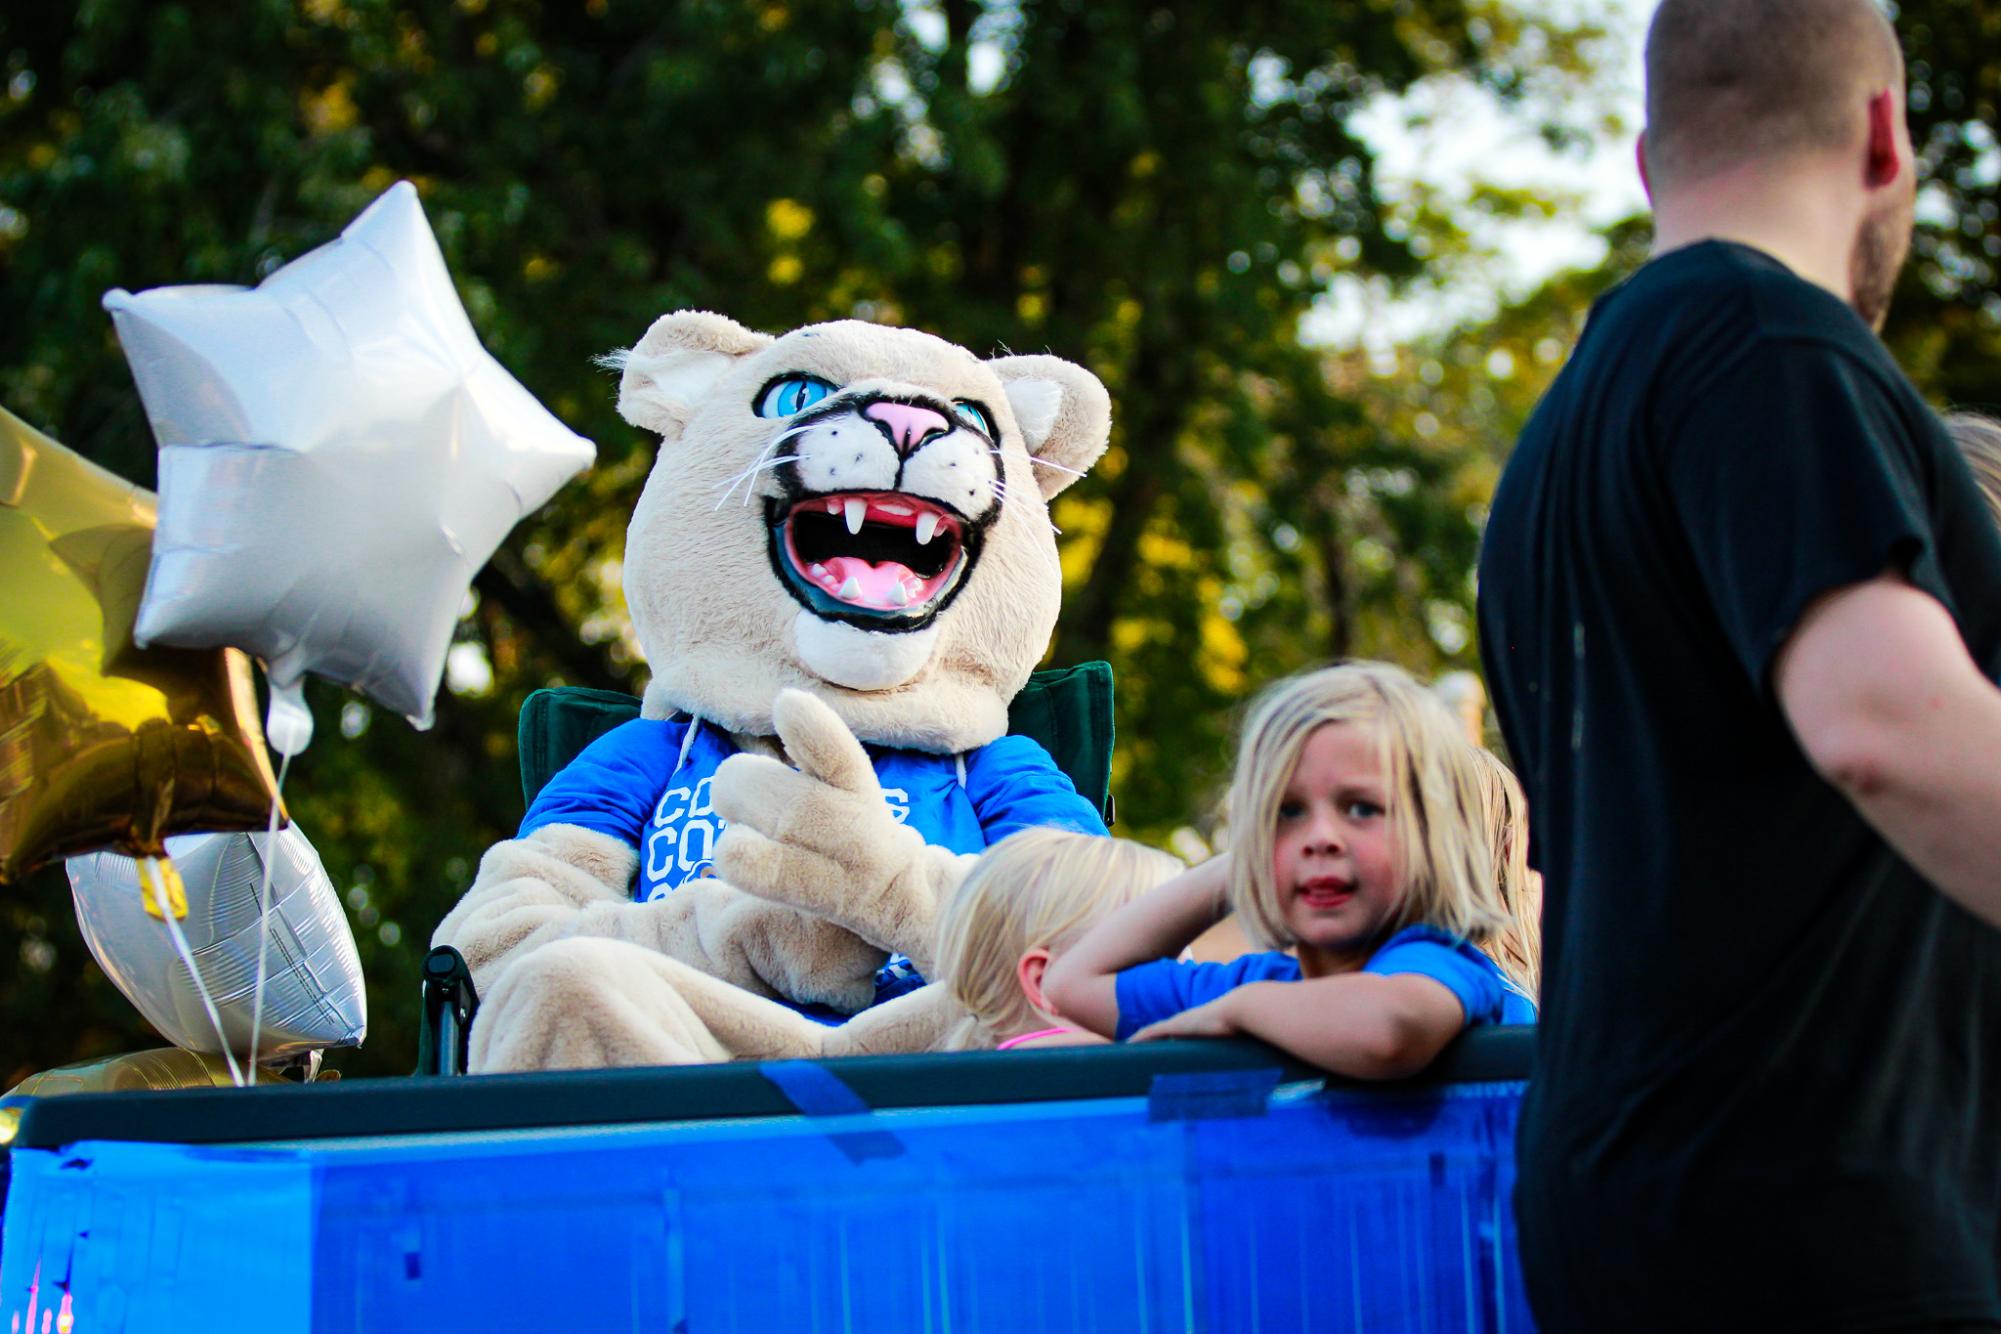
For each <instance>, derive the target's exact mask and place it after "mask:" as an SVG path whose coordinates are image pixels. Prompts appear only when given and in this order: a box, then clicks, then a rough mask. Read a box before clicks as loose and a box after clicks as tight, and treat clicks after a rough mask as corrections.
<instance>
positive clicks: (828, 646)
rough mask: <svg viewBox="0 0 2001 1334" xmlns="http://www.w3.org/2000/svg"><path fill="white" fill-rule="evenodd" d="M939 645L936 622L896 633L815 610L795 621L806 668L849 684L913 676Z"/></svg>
mask: <svg viewBox="0 0 2001 1334" xmlns="http://www.w3.org/2000/svg"><path fill="white" fill-rule="evenodd" d="M937 646H938V627H937V626H936V625H935V624H933V625H927V626H925V627H924V628H923V629H922V630H912V631H910V632H908V633H906V634H900V635H891V634H883V633H881V632H879V631H873V630H859V629H856V628H855V627H854V626H852V625H846V624H844V623H842V622H840V621H823V620H821V619H820V618H819V617H818V616H815V615H814V614H813V613H812V612H810V611H802V612H800V613H799V615H798V616H796V617H795V618H793V621H792V647H793V649H794V651H795V652H797V653H798V655H799V661H800V662H801V663H803V664H805V667H806V670H807V671H809V672H811V673H813V675H815V676H817V677H819V678H820V679H821V680H823V681H830V682H832V683H833V684H835V685H837V686H845V687H846V688H847V689H849V690H889V689H891V688H893V687H895V686H900V685H902V684H904V683H905V682H907V681H910V680H913V679H914V678H915V677H916V676H917V674H918V673H919V672H921V671H923V670H924V667H925V664H926V663H928V662H930V661H931V654H932V651H933V650H934V649H936V648H937Z"/></svg>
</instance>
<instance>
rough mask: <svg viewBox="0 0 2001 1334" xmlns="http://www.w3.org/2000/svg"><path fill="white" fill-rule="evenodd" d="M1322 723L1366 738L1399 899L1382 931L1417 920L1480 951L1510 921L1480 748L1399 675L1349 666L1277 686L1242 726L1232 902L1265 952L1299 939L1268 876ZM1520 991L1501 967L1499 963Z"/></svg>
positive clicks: (1234, 788)
mask: <svg viewBox="0 0 2001 1334" xmlns="http://www.w3.org/2000/svg"><path fill="white" fill-rule="evenodd" d="M1329 723H1355V724H1359V725H1363V726H1367V727H1371V728H1373V729H1374V732H1375V737H1376V744H1377V746H1378V748H1379V754H1380V756H1381V762H1382V774H1383V783H1384V787H1385V788H1386V789H1387V793H1386V800H1387V809H1388V819H1389V822H1390V859H1391V865H1392V866H1393V867H1394V868H1395V870H1396V874H1397V878H1398V879H1399V881H1401V888H1402V890H1403V894H1402V897H1401V899H1400V900H1399V902H1398V905H1397V910H1396V913H1395V914H1394V915H1393V917H1392V920H1391V921H1390V922H1389V923H1388V924H1387V926H1386V930H1385V934H1386V935H1394V934H1395V933H1396V932H1398V931H1401V930H1402V929H1404V928H1405V927H1407V926H1414V925H1416V924H1418V923H1420V922H1421V923H1424V924H1427V925H1430V926H1435V927H1437V928H1438V929H1439V930H1441V931H1445V932H1447V933H1449V934H1451V935H1454V936H1458V937H1460V938H1462V939H1464V940H1467V941H1470V942H1471V943H1473V944H1475V945H1480V946H1485V945H1487V944H1489V943H1491V942H1492V941H1494V940H1495V939H1496V938H1497V937H1499V936H1500V935H1501V934H1502V933H1503V932H1504V931H1506V930H1507V928H1508V927H1509V926H1510V925H1511V924H1512V921H1513V915H1512V914H1511V913H1510V912H1509V911H1508V909H1507V906H1506V904H1505V902H1504V901H1503V899H1502V897H1501V894H1502V891H1501V877H1500V876H1499V875H1497V873H1496V871H1495V861H1496V857H1495V854H1494V848H1493V844H1492V842H1491V840H1490V836H1489V821H1488V814H1487V813H1488V809H1489V803H1488V800H1487V797H1486V791H1487V784H1488V781H1489V779H1488V776H1487V774H1486V771H1485V770H1484V768H1483V761H1482V760H1481V759H1480V755H1481V753H1482V752H1481V750H1480V748H1479V747H1477V746H1474V745H1473V744H1472V743H1470V742H1469V741H1467V740H1466V736H1465V731H1464V729H1463V728H1462V727H1461V726H1460V724H1459V722H1458V720H1457V719H1455V718H1453V716H1452V714H1451V712H1450V711H1449V710H1448V709H1447V708H1446V707H1445V705H1444V704H1443V703H1442V702H1441V701H1440V700H1439V699H1438V697H1437V696H1436V695H1434V694H1432V693H1431V692H1430V691H1429V690H1427V689H1425V688H1424V687H1423V686H1421V685H1419V684H1418V683H1417V681H1415V680H1414V679H1412V677H1411V676H1410V674H1409V673H1408V672H1405V671H1404V670H1403V669H1402V668H1400V667H1392V666H1390V665H1389V664H1387V663H1380V662H1347V663H1342V664H1340V665H1338V666H1334V667H1326V668H1322V669H1321V670H1319V671H1315V672H1307V673H1305V674H1303V675H1300V676H1295V677H1291V678H1288V679H1287V680H1284V681H1280V682H1279V683H1277V684H1276V685H1274V686H1272V687H1270V688H1269V689H1267V690H1266V691H1265V692H1264V694H1262V695H1260V696H1259V697H1258V700H1257V702H1256V703H1255V704H1254V705H1253V706H1252V708H1251V713H1250V717H1249V718H1248V720H1247V721H1246V722H1245V724H1244V734H1243V740H1242V741H1241V742H1240V743H1239V746H1238V749H1237V771H1236V776H1235V777H1234V778H1233V779H1232V781H1231V784H1230V829H1231V838H1232V840H1233V846H1232V851H1233V853H1234V854H1235V855H1234V856H1233V857H1232V859H1231V865H1230V905H1231V907H1232V908H1233V909H1234V910H1235V911H1236V913H1237V915H1238V917H1239V919H1240V920H1241V921H1242V922H1243V924H1244V929H1245V932H1246V934H1248V935H1249V936H1250V937H1251V939H1252V940H1254V941H1256V942H1257V943H1258V944H1260V945H1263V946H1264V947H1265V948H1267V949H1285V948H1288V947H1290V946H1292V945H1295V944H1297V943H1298V942H1297V941H1296V940H1295V939H1294V938H1293V936H1292V933H1291V930H1290V929H1289V928H1288V927H1287V926H1286V924H1285V915H1284V912H1283V910H1282V903H1281V900H1280V896H1279V891H1278V886H1277V884H1276V883H1274V881H1273V879H1272V850H1273V846H1274V842H1275V839H1274V830H1275V829H1276V827H1277V824H1278V809H1279V805H1280V803H1281V802H1282V801H1283V800H1284V797H1285V790H1286V786H1287V784H1289V783H1290V782H1291V781H1292V771H1293V769H1294V768H1295V767H1296V766H1297V765H1298V763H1299V756H1300V752H1301V751H1302V750H1304V749H1305V747H1306V740H1307V738H1308V737H1309V736H1311V735H1312V734H1313V733H1314V732H1315V731H1317V730H1318V729H1319V728H1321V727H1324V726H1326V725H1327V724H1329ZM1496 962H1498V963H1500V964H1501V965H1502V967H1503V969H1504V970H1505V971H1510V976H1511V977H1513V980H1514V981H1515V982H1516V984H1517V985H1520V986H1522V987H1523V988H1524V989H1525V990H1526V989H1527V986H1528V982H1527V979H1525V978H1522V977H1518V976H1514V975H1513V973H1512V971H1511V970H1510V969H1509V965H1508V963H1507V961H1505V960H1496Z"/></svg>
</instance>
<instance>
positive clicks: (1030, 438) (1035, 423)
mask: <svg viewBox="0 0 2001 1334" xmlns="http://www.w3.org/2000/svg"><path fill="white" fill-rule="evenodd" d="M1005 390H1006V393H1007V401H1008V404H1009V406H1011V407H1012V408H1013V409H1014V420H1015V424H1016V425H1017V426H1019V427H1021V438H1022V439H1023V440H1025V441H1027V442H1028V449H1029V452H1030V453H1034V452H1035V451H1036V450H1037V449H1038V448H1040V447H1041V445H1042V442H1043V441H1045V440H1047V439H1048V438H1049V432H1050V431H1051V430H1052V429H1054V428H1055V426H1056V416H1057V414H1058V413H1059V412H1061V411H1062V410H1063V386H1062V385H1060V384H1058V383H1056V381H1054V380H1010V381H1008V383H1007V385H1006V386H1005Z"/></svg>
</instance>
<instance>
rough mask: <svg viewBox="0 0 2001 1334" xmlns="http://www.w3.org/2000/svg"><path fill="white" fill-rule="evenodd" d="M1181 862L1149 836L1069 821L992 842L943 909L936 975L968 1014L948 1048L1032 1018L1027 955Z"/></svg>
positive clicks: (1067, 935) (1072, 936) (986, 1041)
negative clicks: (1115, 833)
mask: <svg viewBox="0 0 2001 1334" xmlns="http://www.w3.org/2000/svg"><path fill="white" fill-rule="evenodd" d="M1182 869H1183V867H1182V864H1181V859H1180V858H1178V857H1174V856H1171V855H1169V854H1168V853H1165V852H1159V851H1156V850H1155V849H1153V848H1149V847H1147V846H1145V845H1144V844H1140V843H1134V842H1131V841H1129V840H1127V839H1123V838H1106V837H1104V836H1102V835H1098V834H1078V833H1072V832H1070V831H1068V830H1063V829H1024V830H1021V831H1020V832H1019V833H1014V834H1010V835H1008V836H1007V837H1006V838H1004V839H1002V840H1001V841H1000V842H998V843H996V844H994V845H993V846H992V847H991V848H988V849H987V850H986V852H985V853H984V854H982V855H981V857H980V860H979V862H978V863H977V864H976V865H975V866H974V867H973V869H972V871H971V872H970V873H968V874H967V876H966V878H965V880H964V881H963V882H962V883H961V884H960V885H959V888H958V891H957V892H956V893H954V894H953V895H952V897H951V899H950V900H949V901H947V903H946V904H945V909H944V911H943V912H942V913H940V914H939V918H938V936H937V948H938V953H937V967H936V972H937V973H938V979H937V982H936V984H937V985H939V986H942V987H944V988H945V989H946V990H947V991H949V992H950V993H951V995H952V998H953V999H954V1000H956V1001H958V1003H959V1004H960V1005H962V1006H964V1007H965V1008H966V1010H967V1011H968V1012H969V1014H970V1017H969V1018H967V1019H966V1020H965V1021H964V1022H963V1023H961V1024H960V1025H959V1026H958V1027H957V1028H956V1029H954V1030H953V1032H952V1033H951V1035H950V1036H949V1037H948V1038H947V1039H946V1044H945V1045H946V1049H947V1050H953V1051H964V1050H967V1049H969V1048H978V1047H991V1046H993V1045H995V1044H996V1043H997V1042H999V1041H1000V1040H1001V1039H1003V1038H1005V1037H1007V1036H1008V1035H1009V1033H1010V1032H1018V1031H1021V1030H1023V1029H1024V1028H1026V1027H1027V1026H1028V1025H1030V1024H1032V1023H1033V1022H1034V1021H1035V1011H1034V1010H1033V1008H1031V1007H1030V1005H1029V1003H1028V997H1027V996H1025V995H1023V994H1022V990H1021V984H1020V982H1019V980H1018V978H1017V976H1016V968H1017V965H1018V964H1019V963H1020V961H1021V956H1022V955H1023V954H1025V953H1026V952H1028V951H1029V950H1032V949H1035V948H1036V947H1037V946H1041V947H1043V948H1045V949H1049V950H1059V949H1061V948H1063V947H1064V946H1065V945H1068V944H1070V943H1072V942H1073V941H1075V940H1076V939H1077V937H1078V936H1080V935H1082V934H1083V933H1084V932H1085V930H1087V929H1088V928H1089V927H1091V926H1092V925H1093V924H1094V923H1096V922H1097V921H1098V920H1099V919H1101V918H1103V917H1104V916H1106V915H1107V914H1108V913H1110V912H1111V911H1112V910H1113V909H1115V908H1118V907H1120V906H1121V905H1123V904H1125V903H1127V902H1128V901H1130V900H1132V899H1135V898H1137V897H1139V896H1140V895H1141V894H1143V893H1145V892H1146V891H1147V890H1149V889H1152V888H1153V887H1154V886H1155V885H1158V884H1160V883H1161V882H1162V881H1164V880H1167V879H1168V878H1170V877H1172V876H1174V875H1177V874H1179V873H1180V872H1181V870H1182Z"/></svg>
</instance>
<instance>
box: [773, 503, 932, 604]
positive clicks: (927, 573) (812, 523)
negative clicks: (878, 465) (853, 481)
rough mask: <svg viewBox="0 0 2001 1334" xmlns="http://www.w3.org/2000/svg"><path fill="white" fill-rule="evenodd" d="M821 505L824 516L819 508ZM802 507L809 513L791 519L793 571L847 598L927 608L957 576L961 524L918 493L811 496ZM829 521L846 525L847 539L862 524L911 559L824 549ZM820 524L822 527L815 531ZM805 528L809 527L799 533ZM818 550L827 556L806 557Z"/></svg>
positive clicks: (788, 546)
mask: <svg viewBox="0 0 2001 1334" xmlns="http://www.w3.org/2000/svg"><path fill="white" fill-rule="evenodd" d="M822 503H824V504H825V506H826V513H827V515H828V516H829V517H827V518H821V516H820V514H819V513H818V510H819V506H820V505H821V504H822ZM801 508H802V509H804V510H805V511H806V512H805V513H804V514H801V513H800V512H799V511H797V510H795V511H794V513H793V516H792V517H791V518H790V519H788V520H787V523H786V529H787V531H786V541H785V554H786V557H787V559H788V560H789V561H790V563H791V566H792V568H793V569H794V570H799V569H802V568H803V569H804V570H805V571H806V576H807V578H809V579H811V580H812V581H813V583H814V584H816V585H818V586H819V587H820V588H823V589H825V590H826V591H827V593H828V594H829V595H831V596H833V597H835V598H837V599H839V600H840V601H842V602H845V603H848V604H850V605H852V606H857V607H877V608H890V609H896V610H900V609H902V608H905V607H922V606H923V605H924V604H926V603H928V602H929V601H930V600H931V599H932V598H934V597H936V596H938V594H939V593H940V592H942V591H943V590H944V589H945V588H947V587H948V586H949V585H950V584H951V582H952V577H953V576H954V575H955V574H956V573H958V568H959V561H958V555H959V547H960V538H959V521H958V520H957V519H956V518H954V517H952V516H951V515H950V514H948V513H946V512H945V511H944V510H941V509H939V508H937V507H936V506H934V505H931V504H928V503H926V502H924V501H921V500H918V499H917V498H916V497H913V496H905V495H901V494H897V493H892V494H890V495H880V494H876V495H865V496H857V495H850V496H829V497H828V498H827V499H826V500H825V501H824V502H821V501H819V500H812V501H808V502H806V504H805V505H804V506H802V507H801ZM830 526H838V527H844V528H845V529H846V530H847V533H848V535H849V536H850V537H859V536H861V535H862V533H863V530H864V528H865V527H866V528H869V529H872V530H874V532H875V535H876V538H877V541H878V543H880V544H881V545H883V546H885V547H892V548H903V549H902V550H900V551H898V552H897V553H896V555H901V556H904V557H907V558H908V559H909V560H910V561H911V562H912V563H911V564H905V563H904V561H903V560H900V559H897V558H896V555H890V554H888V553H887V552H881V553H879V554H880V555H881V559H871V558H870V557H869V556H850V555H838V556H837V555H832V554H826V553H827V552H828V550H829V546H828V542H827V537H828V533H827V532H826V531H825V530H826V529H827V528H829V527H830ZM815 527H817V528H819V529H820V530H822V531H820V532H817V533H815V532H812V531H811V530H812V529H814V528H815ZM802 528H803V529H806V530H808V531H806V532H802V531H801V529H802ZM802 548H804V549H803V550H802ZM815 550H818V551H820V552H821V553H822V555H821V558H820V559H815V558H814V557H813V555H811V554H809V553H811V552H813V551H815ZM913 566H915V567H916V568H913Z"/></svg>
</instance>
